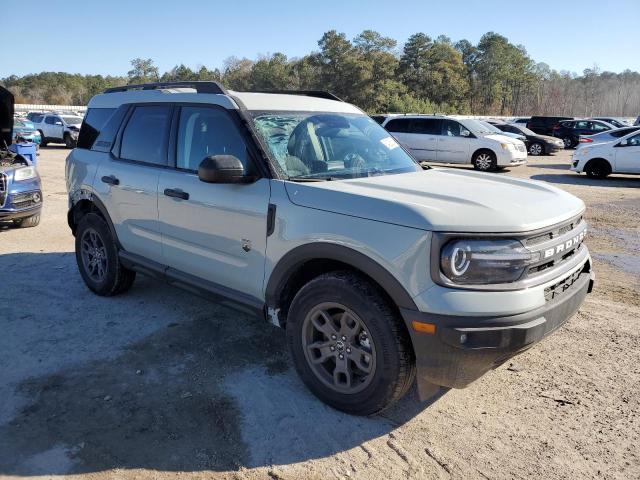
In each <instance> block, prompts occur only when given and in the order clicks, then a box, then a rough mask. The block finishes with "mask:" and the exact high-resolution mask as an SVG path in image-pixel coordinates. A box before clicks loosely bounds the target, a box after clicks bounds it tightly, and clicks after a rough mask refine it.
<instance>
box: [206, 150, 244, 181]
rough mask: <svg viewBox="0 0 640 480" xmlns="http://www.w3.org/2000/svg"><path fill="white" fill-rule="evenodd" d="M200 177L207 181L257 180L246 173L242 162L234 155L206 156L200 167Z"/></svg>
mask: <svg viewBox="0 0 640 480" xmlns="http://www.w3.org/2000/svg"><path fill="white" fill-rule="evenodd" d="M198 178H199V179H200V180H201V181H203V182H206V183H250V182H252V181H254V180H255V178H254V177H251V176H248V175H245V171H244V166H243V165H242V162H241V161H240V159H239V158H238V157H234V156H233V155H212V156H209V157H206V158H205V159H204V160H202V162H201V163H200V166H199V167H198Z"/></svg>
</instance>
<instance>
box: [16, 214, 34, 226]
mask: <svg viewBox="0 0 640 480" xmlns="http://www.w3.org/2000/svg"><path fill="white" fill-rule="evenodd" d="M39 224H40V213H36V214H35V215H31V216H30V217H24V218H19V219H17V220H14V221H13V225H14V226H16V227H17V228H31V227H37V226H38V225H39Z"/></svg>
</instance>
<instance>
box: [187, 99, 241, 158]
mask: <svg viewBox="0 0 640 480" xmlns="http://www.w3.org/2000/svg"><path fill="white" fill-rule="evenodd" d="M211 155H233V156H235V157H237V158H238V159H239V160H240V161H241V162H242V164H243V165H244V167H245V170H249V167H250V166H249V159H248V155H247V146H246V144H245V142H244V139H243V138H242V135H240V132H239V131H238V129H237V128H236V125H235V124H234V123H233V120H232V119H231V117H230V116H229V114H228V113H227V112H225V111H224V110H222V109H220V108H215V107H182V110H181V112H180V123H179V125H178V139H177V148H176V167H177V168H182V169H185V170H194V171H196V170H198V166H199V165H200V163H201V162H202V160H203V159H204V158H205V157H208V156H211Z"/></svg>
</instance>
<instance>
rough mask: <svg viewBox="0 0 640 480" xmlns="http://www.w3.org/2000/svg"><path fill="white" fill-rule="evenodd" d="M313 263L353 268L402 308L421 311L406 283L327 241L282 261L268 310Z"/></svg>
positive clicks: (271, 280)
mask: <svg viewBox="0 0 640 480" xmlns="http://www.w3.org/2000/svg"><path fill="white" fill-rule="evenodd" d="M311 260H333V261H338V262H341V263H344V264H346V265H350V266H352V267H353V268H355V269H357V270H360V271H361V272H362V273H364V274H366V275H367V276H369V277H370V278H371V279H373V280H374V281H375V282H377V283H378V285H380V287H382V289H383V290H384V291H385V292H386V293H387V294H388V295H389V297H391V300H393V302H394V303H395V304H396V305H397V306H398V307H399V308H404V309H408V310H418V307H417V306H416V304H415V302H414V301H413V299H412V298H411V295H409V293H408V292H407V291H406V290H405V288H404V287H403V286H402V284H401V283H400V282H399V281H398V280H397V279H396V278H395V277H394V276H393V275H392V274H391V273H389V271H388V270H387V269H386V268H384V267H383V266H381V265H380V264H379V263H378V262H376V261H375V260H373V259H371V258H370V257H368V256H366V255H364V254H362V253H360V252H358V251H357V250H354V249H352V248H349V247H345V246H343V245H336V244H334V243H327V242H314V243H307V244H304V245H301V246H299V247H296V248H294V249H293V250H291V251H289V252H288V253H287V254H285V255H284V256H283V257H282V258H281V259H280V260H279V261H278V263H277V264H276V266H275V268H274V269H273V271H272V272H271V275H270V276H269V280H268V282H267V287H266V289H265V302H266V304H267V306H268V307H273V308H276V307H277V303H278V297H279V293H280V292H281V291H282V289H283V288H284V286H285V285H286V283H287V280H288V279H289V278H290V277H291V275H292V274H293V272H295V271H296V270H297V269H298V268H299V267H300V266H301V265H302V264H303V263H305V262H308V261H311Z"/></svg>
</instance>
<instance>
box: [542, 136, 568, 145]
mask: <svg viewBox="0 0 640 480" xmlns="http://www.w3.org/2000/svg"><path fill="white" fill-rule="evenodd" d="M536 137H538V138H541V139H543V140H545V141H547V142H551V143H558V142H559V143H562V145H564V142H563V141H562V140H561V139H560V138H558V137H552V136H550V135H537V134H536Z"/></svg>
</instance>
